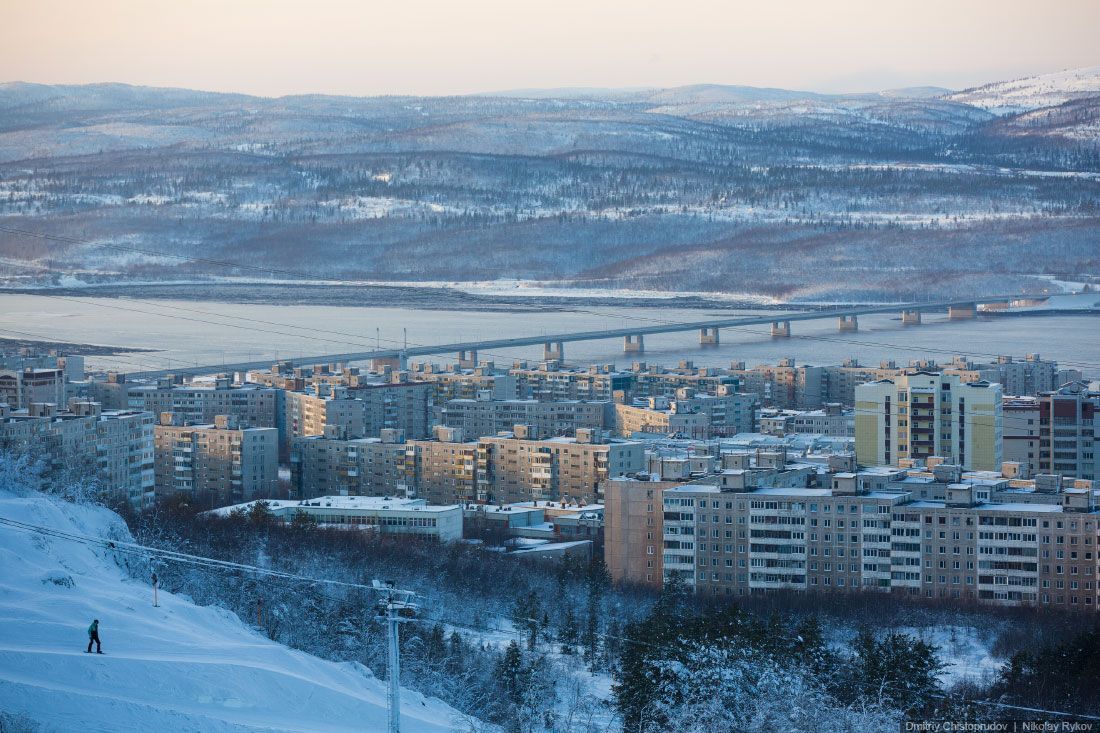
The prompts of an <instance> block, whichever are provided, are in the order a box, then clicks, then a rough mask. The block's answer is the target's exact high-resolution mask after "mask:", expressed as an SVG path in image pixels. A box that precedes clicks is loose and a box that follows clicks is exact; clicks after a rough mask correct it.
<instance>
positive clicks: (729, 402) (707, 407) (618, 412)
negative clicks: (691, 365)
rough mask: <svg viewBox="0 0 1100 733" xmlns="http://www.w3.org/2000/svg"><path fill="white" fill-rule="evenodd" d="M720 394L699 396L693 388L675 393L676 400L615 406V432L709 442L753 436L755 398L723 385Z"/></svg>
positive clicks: (665, 399) (622, 434) (645, 401)
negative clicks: (735, 436)
mask: <svg viewBox="0 0 1100 733" xmlns="http://www.w3.org/2000/svg"><path fill="white" fill-rule="evenodd" d="M717 390H718V394H716V395H709V394H702V395H700V394H696V393H695V391H694V390H693V389H692V388H690V387H681V388H679V389H678V390H676V393H675V397H674V398H673V399H669V398H667V397H663V396H660V397H649V398H646V399H645V400H642V401H641V404H638V403H635V404H616V405H615V432H616V434H618V435H621V436H625V437H629V436H632V435H634V434H635V433H658V434H664V435H678V436H682V437H685V438H694V439H697V440H706V439H709V438H715V437H722V436H730V435H736V434H737V433H751V432H752V431H753V430H754V429H755V423H756V406H757V401H758V398H757V396H756V395H755V394H738V393H735V392H731V391H729V387H728V386H726V385H721V386H719V387H718V388H717Z"/></svg>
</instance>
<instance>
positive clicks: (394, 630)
mask: <svg viewBox="0 0 1100 733" xmlns="http://www.w3.org/2000/svg"><path fill="white" fill-rule="evenodd" d="M373 585H374V587H375V589H377V590H378V591H380V592H381V593H382V599H383V600H382V601H381V602H380V603H379V604H378V607H377V612H378V616H379V618H383V619H385V621H386V637H387V641H388V642H389V654H388V662H387V665H386V667H387V669H386V672H387V674H386V676H387V678H388V679H387V681H388V683H389V690H388V693H387V695H386V709H387V712H388V717H389V726H388V731H389V733H401V644H400V642H401V624H402V623H405V622H406V621H411V620H412V619H414V618H415V617H416V614H417V611H418V607H417V605H416V604H415V603H412V597H413V595H414V594H413V593H412V591H407V590H397V589H396V588H394V583H393V581H392V580H386V581H381V580H375V581H374V582H373Z"/></svg>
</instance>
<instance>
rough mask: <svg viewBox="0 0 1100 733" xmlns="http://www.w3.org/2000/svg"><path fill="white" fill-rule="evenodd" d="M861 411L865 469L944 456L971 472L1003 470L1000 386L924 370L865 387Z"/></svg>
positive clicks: (859, 452)
mask: <svg viewBox="0 0 1100 733" xmlns="http://www.w3.org/2000/svg"><path fill="white" fill-rule="evenodd" d="M855 410H856V458H857V460H858V461H859V463H860V464H862V465H884V464H892V465H898V461H900V460H905V459H917V460H919V459H925V458H927V457H929V456H942V457H944V458H945V459H946V460H947V462H949V463H954V464H957V465H959V466H962V467H963V468H965V469H977V470H986V471H997V470H1000V466H1001V461H1002V452H1001V451H1002V448H1001V444H1002V415H1003V410H1002V401H1001V387H1000V385H999V384H989V383H988V382H970V383H963V382H962V381H960V379H959V377H958V376H956V375H948V374H942V373H939V372H924V371H918V372H914V373H912V374H904V375H899V376H897V377H894V378H893V379H883V380H879V381H877V382H869V383H867V384H863V385H860V386H859V387H857V388H856V406H855Z"/></svg>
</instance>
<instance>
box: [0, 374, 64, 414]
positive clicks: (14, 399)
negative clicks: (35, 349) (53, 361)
mask: <svg viewBox="0 0 1100 733" xmlns="http://www.w3.org/2000/svg"><path fill="white" fill-rule="evenodd" d="M65 399H66V393H65V369H64V368H63V367H32V366H27V367H21V368H17V369H0V402H2V403H4V404H6V405H9V406H10V407H11V408H12V409H13V410H19V409H26V408H28V407H30V405H31V403H32V402H36V403H51V404H54V405H64V404H65Z"/></svg>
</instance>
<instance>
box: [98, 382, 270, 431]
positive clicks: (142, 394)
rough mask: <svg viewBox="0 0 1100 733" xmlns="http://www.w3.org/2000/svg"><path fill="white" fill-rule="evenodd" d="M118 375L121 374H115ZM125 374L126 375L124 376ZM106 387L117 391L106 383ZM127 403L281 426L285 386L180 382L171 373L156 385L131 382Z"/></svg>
mask: <svg viewBox="0 0 1100 733" xmlns="http://www.w3.org/2000/svg"><path fill="white" fill-rule="evenodd" d="M115 379H116V380H117V379H118V376H116V377H115ZM124 379H125V377H123V380H124ZM102 384H105V385H107V386H105V387H98V388H97V389H100V390H102V391H106V392H112V391H117V389H113V388H112V387H111V386H110V385H111V384H115V385H119V384H121V385H126V384H127V383H126V382H125V381H122V382H117V381H116V382H114V383H112V382H110V381H108V382H106V383H102ZM125 391H126V395H127V406H128V407H129V408H130V409H136V410H145V411H147V412H152V413H153V414H154V415H160V414H161V413H164V412H173V413H175V414H177V415H179V416H180V417H181V419H183V420H184V421H186V422H194V423H209V422H213V420H214V417H215V416H217V415H232V416H233V417H235V418H236V419H237V422H238V424H240V425H246V426H248V427H254V428H275V427H278V426H279V416H280V415H281V413H282V394H283V393H282V390H279V389H275V388H273V387H263V386H259V385H254V384H245V385H234V384H233V382H232V380H231V379H230V378H229V377H225V376H219V377H215V378H214V379H213V380H212V381H210V382H197V383H196V382H192V383H191V384H176V383H175V382H173V380H172V379H171V378H170V377H165V378H162V379H158V380H157V383H156V384H155V385H135V384H131V385H127V386H126V388H125Z"/></svg>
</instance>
